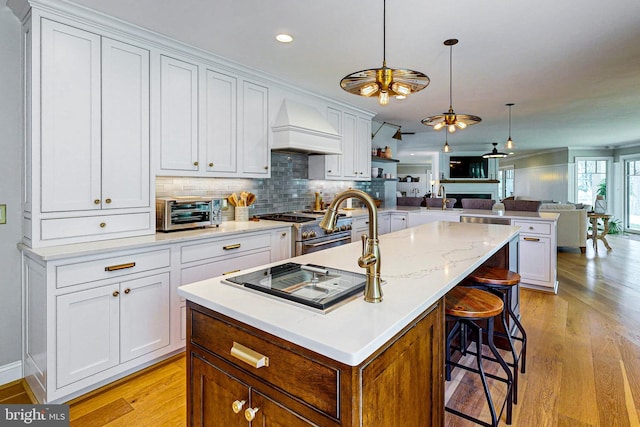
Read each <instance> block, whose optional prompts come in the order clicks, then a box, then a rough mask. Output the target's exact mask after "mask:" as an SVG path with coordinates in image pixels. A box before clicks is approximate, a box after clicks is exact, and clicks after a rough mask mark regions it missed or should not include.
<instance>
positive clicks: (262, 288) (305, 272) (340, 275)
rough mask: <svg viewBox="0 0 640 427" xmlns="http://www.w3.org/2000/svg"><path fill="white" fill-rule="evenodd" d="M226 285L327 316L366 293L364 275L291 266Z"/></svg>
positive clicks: (242, 277) (232, 279) (231, 280)
mask: <svg viewBox="0 0 640 427" xmlns="http://www.w3.org/2000/svg"><path fill="white" fill-rule="evenodd" d="M223 282H226V283H227V284H231V285H240V286H243V287H245V288H247V289H250V290H254V291H258V292H263V293H265V294H268V295H271V296H274V297H277V298H281V299H284V300H286V301H290V302H294V303H298V304H302V305H304V306H305V307H309V308H312V309H315V310H320V311H321V312H323V313H326V312H327V311H329V310H330V309H333V308H335V307H337V305H338V304H339V303H341V302H345V301H347V300H348V299H349V297H352V296H354V295H356V294H359V293H361V292H362V291H363V290H364V285H365V276H364V274H358V273H353V272H350V271H344V270H337V269H335V268H329V267H323V266H319V265H313V264H297V263H293V262H288V263H285V264H280V265H277V266H275V267H268V268H263V269H261V270H257V271H254V272H251V273H247V274H241V275H239V276H235V277H229V278H225V279H224V280H223Z"/></svg>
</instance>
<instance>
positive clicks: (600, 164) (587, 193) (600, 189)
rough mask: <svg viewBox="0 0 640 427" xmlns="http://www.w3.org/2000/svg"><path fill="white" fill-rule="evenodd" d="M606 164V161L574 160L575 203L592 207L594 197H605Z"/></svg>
mask: <svg viewBox="0 0 640 427" xmlns="http://www.w3.org/2000/svg"><path fill="white" fill-rule="evenodd" d="M607 162H608V160H607V159H582V160H578V159H576V169H577V174H576V179H577V183H576V203H584V204H586V205H592V206H593V204H594V203H595V200H596V196H606V195H607ZM605 198H606V197H605Z"/></svg>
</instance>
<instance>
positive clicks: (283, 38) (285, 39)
mask: <svg viewBox="0 0 640 427" xmlns="http://www.w3.org/2000/svg"><path fill="white" fill-rule="evenodd" d="M276 40H278V41H279V42H280V43H291V42H292V41H293V37H292V36H291V35H289V34H278V35H277V36H276Z"/></svg>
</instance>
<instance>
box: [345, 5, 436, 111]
mask: <svg viewBox="0 0 640 427" xmlns="http://www.w3.org/2000/svg"><path fill="white" fill-rule="evenodd" d="M386 10H387V6H386V0H385V1H383V18H382V68H372V69H368V70H362V71H357V72H355V73H351V74H349V75H348V76H346V77H344V78H343V79H342V80H340V87H341V88H342V89H344V90H346V91H347V92H349V93H353V94H354V95H360V96H366V97H370V96H373V95H377V96H378V102H380V105H387V104H388V103H389V97H391V96H395V97H396V99H404V98H406V97H407V96H409V95H411V94H412V93H415V92H418V91H421V90H422V89H424V88H425V87H427V86H428V85H429V81H430V80H429V77H427V76H426V74H423V73H421V72H419V71H413V70H406V69H401V68H387V52H386V49H387V46H386V45H387V28H386V15H387V12H386Z"/></svg>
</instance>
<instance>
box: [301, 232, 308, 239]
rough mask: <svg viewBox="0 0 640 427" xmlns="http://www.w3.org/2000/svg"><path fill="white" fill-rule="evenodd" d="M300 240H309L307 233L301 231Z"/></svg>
mask: <svg viewBox="0 0 640 427" xmlns="http://www.w3.org/2000/svg"><path fill="white" fill-rule="evenodd" d="M302 238H303V239H308V238H309V233H308V232H306V231H303V232H302Z"/></svg>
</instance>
